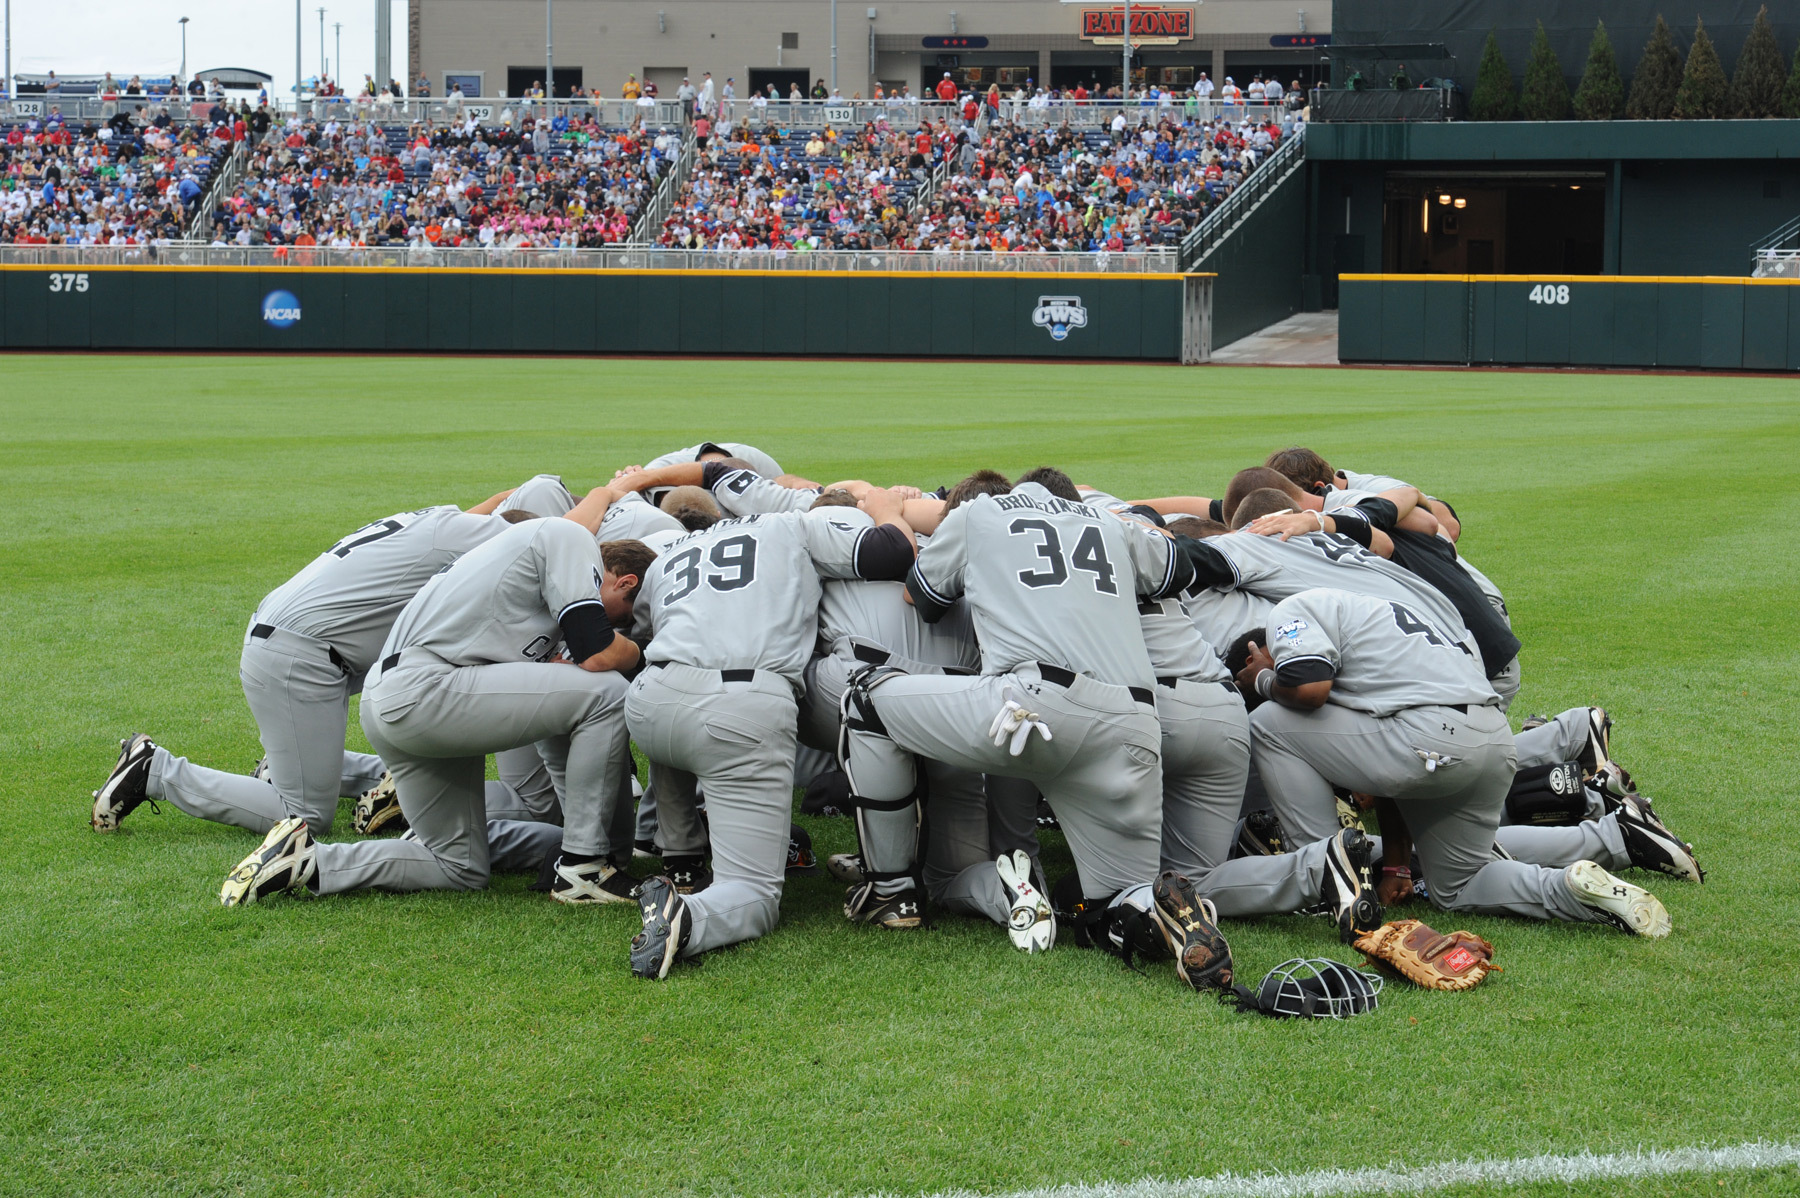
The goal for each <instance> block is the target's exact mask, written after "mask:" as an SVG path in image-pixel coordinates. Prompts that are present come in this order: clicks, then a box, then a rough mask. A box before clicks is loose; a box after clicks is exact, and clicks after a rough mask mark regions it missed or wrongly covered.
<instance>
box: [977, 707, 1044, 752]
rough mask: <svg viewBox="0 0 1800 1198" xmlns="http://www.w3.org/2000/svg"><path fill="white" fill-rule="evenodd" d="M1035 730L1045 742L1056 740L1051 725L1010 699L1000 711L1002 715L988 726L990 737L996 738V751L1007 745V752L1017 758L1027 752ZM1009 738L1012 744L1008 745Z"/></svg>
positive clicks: (996, 717) (1035, 713) (997, 716)
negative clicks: (1051, 732) (1028, 742)
mask: <svg viewBox="0 0 1800 1198" xmlns="http://www.w3.org/2000/svg"><path fill="white" fill-rule="evenodd" d="M1034 728H1035V729H1037V731H1038V733H1039V734H1040V735H1042V736H1043V738H1044V739H1045V740H1054V739H1055V737H1053V736H1051V735H1050V725H1048V724H1046V723H1044V721H1043V719H1042V718H1041V717H1039V715H1038V713H1037V712H1035V711H1027V710H1026V709H1025V708H1024V707H1023V706H1021V705H1020V704H1019V703H1017V702H1016V701H1014V700H1012V699H1008V700H1007V701H1006V706H1004V707H1002V708H1001V709H1000V714H998V715H996V716H995V717H994V722H993V723H992V724H990V725H989V726H988V735H989V736H991V737H993V738H994V747H995V748H996V749H997V748H999V747H1000V746H1001V745H1006V751H1007V752H1008V753H1010V754H1011V755H1012V756H1014V757H1017V756H1018V755H1019V754H1021V753H1023V752H1024V751H1025V742H1027V741H1029V740H1030V739H1031V731H1032V729H1034ZM1009 737H1010V738H1011V740H1012V743H1011V744H1007V739H1008V738H1009Z"/></svg>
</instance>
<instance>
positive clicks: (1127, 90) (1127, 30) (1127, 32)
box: [1119, 0, 1131, 102]
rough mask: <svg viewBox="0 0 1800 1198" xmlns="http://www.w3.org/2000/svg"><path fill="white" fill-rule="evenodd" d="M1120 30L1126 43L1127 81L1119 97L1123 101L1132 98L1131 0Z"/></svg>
mask: <svg viewBox="0 0 1800 1198" xmlns="http://www.w3.org/2000/svg"><path fill="white" fill-rule="evenodd" d="M1119 32H1120V33H1121V34H1123V35H1124V36H1123V38H1122V39H1121V40H1122V41H1123V42H1124V43H1125V46H1124V49H1125V83H1124V86H1122V87H1121V88H1120V89H1119V99H1120V101H1121V102H1123V101H1126V100H1129V99H1131V0H1125V24H1124V26H1123V27H1122V28H1121V29H1120V30H1119Z"/></svg>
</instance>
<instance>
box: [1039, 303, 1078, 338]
mask: <svg viewBox="0 0 1800 1198" xmlns="http://www.w3.org/2000/svg"><path fill="white" fill-rule="evenodd" d="M1031 323H1032V324H1034V325H1036V326H1037V327H1038V328H1040V329H1049V330H1050V337H1051V339H1052V340H1055V341H1062V340H1064V339H1065V338H1067V337H1068V335H1069V330H1070V329H1085V328H1087V309H1086V308H1084V307H1082V306H1081V297H1080V296H1079V295H1040V296H1038V306H1037V309H1036V310H1035V311H1033V312H1032V314H1031Z"/></svg>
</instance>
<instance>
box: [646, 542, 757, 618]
mask: <svg viewBox="0 0 1800 1198" xmlns="http://www.w3.org/2000/svg"><path fill="white" fill-rule="evenodd" d="M703 555H704V557H705V558H706V560H707V561H708V562H710V563H711V564H712V565H713V566H714V567H715V568H714V569H713V570H712V571H711V572H710V573H708V574H707V575H706V585H707V586H709V587H711V588H712V589H713V590H715V591H737V590H742V589H743V588H744V587H747V586H749V585H750V584H751V583H753V582H755V581H756V538H755V537H747V536H743V537H726V538H725V539H724V540H722V541H715V542H713V544H712V547H711V551H710V552H709V551H707V550H706V549H705V548H703V547H702V546H699V545H695V546H694V547H693V548H691V549H684V550H682V551H681V552H680V553H678V554H676V555H675V556H674V557H673V558H671V559H670V560H669V565H668V567H667V569H668V572H669V575H670V577H672V578H673V579H674V580H675V589H674V590H672V591H670V592H669V593H668V595H667V596H666V597H665V598H664V599H663V606H664V607H667V606H668V605H669V604H671V603H678V602H680V601H681V600H683V599H686V598H687V597H688V596H689V595H691V594H693V593H694V591H695V589H696V588H698V587H699V585H700V561H701V557H702V556H703Z"/></svg>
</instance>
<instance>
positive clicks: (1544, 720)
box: [1519, 715, 1550, 732]
mask: <svg viewBox="0 0 1800 1198" xmlns="http://www.w3.org/2000/svg"><path fill="white" fill-rule="evenodd" d="M1549 722H1550V717H1549V716H1547V715H1528V716H1526V717H1525V722H1524V723H1523V724H1520V725H1519V731H1520V732H1530V731H1531V730H1532V729H1533V728H1542V727H1543V726H1544V725H1545V724H1548V723H1549Z"/></svg>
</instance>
